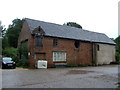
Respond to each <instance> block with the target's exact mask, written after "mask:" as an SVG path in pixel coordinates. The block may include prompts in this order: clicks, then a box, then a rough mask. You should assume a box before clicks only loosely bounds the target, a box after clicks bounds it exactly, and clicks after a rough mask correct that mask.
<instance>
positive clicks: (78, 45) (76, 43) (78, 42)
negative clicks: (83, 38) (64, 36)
mask: <svg viewBox="0 0 120 90" xmlns="http://www.w3.org/2000/svg"><path fill="white" fill-rule="evenodd" d="M74 45H75V48H79V47H80V41H79V40H76V41H75V43H74Z"/></svg>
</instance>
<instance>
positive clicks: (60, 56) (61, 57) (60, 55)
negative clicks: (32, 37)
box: [53, 51, 66, 62]
mask: <svg viewBox="0 0 120 90" xmlns="http://www.w3.org/2000/svg"><path fill="white" fill-rule="evenodd" d="M53 61H55V62H61V61H66V52H62V51H55V52H53Z"/></svg>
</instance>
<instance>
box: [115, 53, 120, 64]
mask: <svg viewBox="0 0 120 90" xmlns="http://www.w3.org/2000/svg"><path fill="white" fill-rule="evenodd" d="M115 58H116V62H118V63H120V53H118V52H116V56H115Z"/></svg>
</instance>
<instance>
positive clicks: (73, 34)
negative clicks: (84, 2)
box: [18, 18, 115, 67]
mask: <svg viewBox="0 0 120 90" xmlns="http://www.w3.org/2000/svg"><path fill="white" fill-rule="evenodd" d="M24 43H25V44H26V46H27V48H28V61H29V66H30V67H36V62H37V60H46V61H48V67H52V66H54V65H58V64H72V65H73V64H74V65H79V64H89V65H99V64H100V65H101V64H109V63H110V62H114V61H115V43H114V42H113V41H112V40H111V39H110V38H109V37H107V36H106V35H105V34H103V33H97V32H91V31H88V30H83V29H80V28H75V27H70V26H66V25H58V24H54V23H48V22H43V21H38V20H33V19H28V18H25V21H24V23H23V27H22V30H21V33H20V35H19V39H18V47H20V45H21V44H24Z"/></svg>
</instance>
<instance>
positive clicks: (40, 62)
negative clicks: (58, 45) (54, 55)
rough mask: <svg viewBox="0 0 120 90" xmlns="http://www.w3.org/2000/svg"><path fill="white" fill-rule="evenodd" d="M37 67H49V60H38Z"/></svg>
mask: <svg viewBox="0 0 120 90" xmlns="http://www.w3.org/2000/svg"><path fill="white" fill-rule="evenodd" d="M37 68H38V69H39V68H47V61H45V60H38V62H37Z"/></svg>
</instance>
